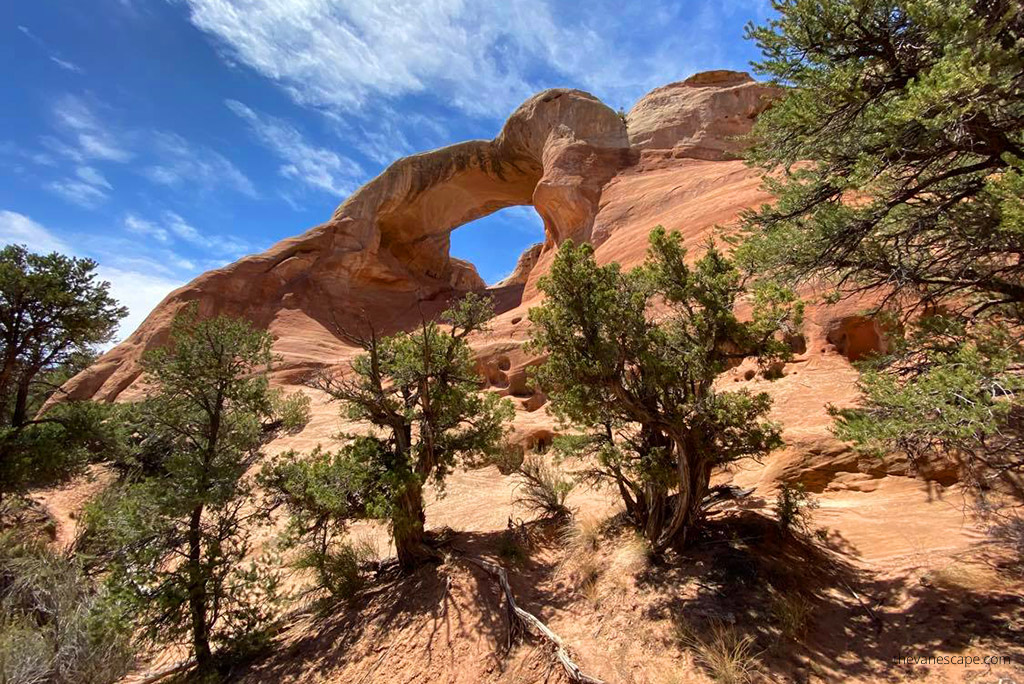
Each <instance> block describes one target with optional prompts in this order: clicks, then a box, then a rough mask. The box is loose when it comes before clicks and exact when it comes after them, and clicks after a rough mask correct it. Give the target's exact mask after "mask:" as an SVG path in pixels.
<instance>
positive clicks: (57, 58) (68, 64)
mask: <svg viewBox="0 0 1024 684" xmlns="http://www.w3.org/2000/svg"><path fill="white" fill-rule="evenodd" d="M18 30H19V31H21V32H22V34H24V36H25V37H26V38H28V39H29V40H31V41H32V42H33V43H35V44H36V45H37V46H39V48H40V49H42V50H43V51H44V52H46V53H47V56H48V57H49V58H50V61H51V62H53V63H54V64H56V65H57V66H59V67H60V68H61V69H64V70H65V71H70V72H72V73H75V74H84V73H85V69H83V68H82V67H80V66H78V65H77V64H75V63H74V62H72V61H70V60H67V59H64V58H63V57H61V55H60V53H59V52H57V51H56V50H54V49H53V48H52V47H50V45H49V44H48V43H47V42H46V41H44V40H43V39H42V38H40V37H39V36H37V35H36V34H34V33H32V31H30V30H29V28H28V27H27V26H20V25H19V26H18Z"/></svg>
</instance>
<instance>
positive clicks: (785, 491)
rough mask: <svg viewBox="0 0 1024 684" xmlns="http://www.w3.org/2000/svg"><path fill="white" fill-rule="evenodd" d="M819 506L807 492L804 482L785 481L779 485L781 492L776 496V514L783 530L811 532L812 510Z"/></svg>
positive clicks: (788, 531) (787, 531)
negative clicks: (792, 482) (791, 482)
mask: <svg viewBox="0 0 1024 684" xmlns="http://www.w3.org/2000/svg"><path fill="white" fill-rule="evenodd" d="M817 507H818V502H817V501H816V500H815V499H814V497H812V496H811V495H810V494H808V493H807V490H806V489H805V488H804V485H803V483H802V482H798V483H796V484H789V483H788V482H783V483H782V485H780V486H779V492H778V494H776V496H775V515H776V516H777V517H778V519H779V526H780V527H781V528H782V531H783V532H786V533H787V534H789V533H792V532H793V531H794V530H798V531H800V532H805V533H808V532H810V530H811V511H813V510H814V509H816V508H817Z"/></svg>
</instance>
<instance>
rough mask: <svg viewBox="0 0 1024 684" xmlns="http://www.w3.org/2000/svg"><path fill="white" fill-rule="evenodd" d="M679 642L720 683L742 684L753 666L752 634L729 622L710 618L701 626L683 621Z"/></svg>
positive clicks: (754, 659)
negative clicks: (741, 630)
mask: <svg viewBox="0 0 1024 684" xmlns="http://www.w3.org/2000/svg"><path fill="white" fill-rule="evenodd" d="M679 636H680V639H681V641H682V642H683V645H684V646H685V647H686V648H688V649H689V650H690V651H692V652H693V656H694V661H695V662H696V663H697V664H698V665H700V666H701V667H703V668H704V669H706V670H707V672H708V674H709V675H711V677H713V678H714V679H715V680H716V681H718V682H722V683H723V684H746V683H747V682H749V681H751V678H752V677H753V674H754V672H755V671H756V670H757V653H756V652H755V651H754V637H752V636H750V635H749V634H747V635H742V634H740V632H739V631H738V630H737V629H736V628H735V627H733V626H732V625H727V624H725V623H723V622H721V621H719V620H712V621H710V622H709V623H708V624H707V627H706V628H704V629H698V628H696V627H694V626H693V625H690V624H688V623H684V624H683V625H681V626H680V628H679Z"/></svg>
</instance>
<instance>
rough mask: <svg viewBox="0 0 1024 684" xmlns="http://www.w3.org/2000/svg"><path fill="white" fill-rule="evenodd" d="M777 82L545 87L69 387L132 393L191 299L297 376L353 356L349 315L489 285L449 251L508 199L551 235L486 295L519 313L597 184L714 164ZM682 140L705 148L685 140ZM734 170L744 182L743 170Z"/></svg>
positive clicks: (395, 174) (194, 290)
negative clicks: (628, 106)
mask: <svg viewBox="0 0 1024 684" xmlns="http://www.w3.org/2000/svg"><path fill="white" fill-rule="evenodd" d="M772 92H773V91H772V89H770V88H768V87H766V86H763V85H761V84H758V83H755V82H754V81H753V80H752V79H750V77H749V76H747V75H745V74H738V73H736V72H714V73H712V74H709V75H706V76H703V77H694V78H691V79H688V80H687V81H683V82H680V83H676V84H672V85H670V86H666V87H665V88H661V89H658V90H656V91H653V92H652V93H651V94H650V95H648V96H646V97H645V98H643V99H641V100H640V101H639V102H638V103H637V106H636V107H634V109H633V111H631V112H630V114H629V116H628V117H626V118H625V119H624V118H623V117H620V116H619V115H618V114H617V113H616V112H614V111H613V110H612V109H611V108H609V107H608V106H606V105H605V104H603V103H602V102H601V101H600V100H598V99H597V98H596V97H594V96H593V95H590V94H588V93H585V92H582V91H579V90H569V89H552V90H545V91H543V92H540V93H538V94H536V95H534V96H533V97H531V98H529V99H528V100H527V101H526V102H524V103H523V104H522V105H520V106H519V107H518V108H517V109H516V110H515V112H513V113H512V115H511V116H510V117H509V118H508V120H507V121H506V122H505V125H504V126H503V127H502V130H501V132H500V133H499V135H498V136H497V137H496V138H494V139H493V140H473V141H469V142H464V143H459V144H456V145H451V146H449V147H444V148H441V149H438V150H433V151H430V152H424V153H422V154H416V155H412V156H409V157H406V158H404V159H400V160H398V161H397V162H395V163H394V164H392V165H391V166H390V167H388V168H387V169H386V170H385V171H384V172H383V173H382V174H380V175H379V176H378V177H376V178H374V179H373V180H371V181H369V182H368V183H366V184H365V185H364V186H363V187H361V188H360V189H359V190H357V191H356V192H355V193H353V194H352V195H351V196H350V197H349V198H348V199H347V200H346V201H345V202H343V203H342V204H341V205H340V206H339V207H338V208H337V209H336V210H335V212H334V214H333V215H332V217H331V219H330V220H329V221H327V222H326V223H324V224H321V225H319V226H316V227H314V228H312V229H310V230H308V231H307V232H305V233H303V234H302V235H299V236H297V237H294V238H289V239H286V240H282V241H281V242H279V243H277V244H276V245H274V246H273V247H271V248H270V249H269V250H267V251H266V252H264V253H262V254H258V255H254V256H250V257H246V258H243V259H241V260H239V261H237V262H236V263H234V264H231V265H229V266H226V267H224V268H221V269H217V270H214V271H210V272H208V273H204V274H203V275H201V276H199V277H198V278H196V279H195V280H193V281H192V282H191V283H189V284H188V285H186V286H185V287H182V288H180V289H178V290H176V291H175V292H173V293H171V294H170V295H169V296H168V297H167V298H166V299H165V300H164V301H163V302H161V304H160V305H159V306H158V307H157V308H156V309H155V310H154V311H153V312H152V313H151V314H150V315H149V317H148V318H147V319H146V320H145V321H144V322H143V324H142V326H140V328H139V329H138V330H136V331H135V332H134V333H133V334H132V335H131V336H129V337H128V338H127V339H126V340H125V341H124V342H123V343H122V344H120V345H118V347H116V348H115V349H113V350H111V351H110V352H108V353H107V354H106V355H104V356H103V357H102V358H101V359H100V360H99V362H98V363H97V364H96V365H94V366H93V367H92V368H90V369H89V370H87V371H85V372H84V373H82V374H80V375H79V376H78V377H76V378H74V379H73V380H72V381H71V382H70V383H69V384H68V386H67V389H68V390H69V392H70V396H71V397H73V398H81V397H95V398H97V399H103V400H112V399H114V398H115V397H117V396H118V395H120V394H121V393H122V392H123V391H125V390H126V389H129V388H130V387H131V386H132V384H133V383H134V381H135V380H136V378H137V377H138V376H139V359H140V358H141V355H142V354H143V353H144V352H145V351H146V350H147V349H150V348H153V347H155V346H159V345H160V344H162V343H163V342H164V340H165V339H166V336H167V332H168V329H169V325H170V322H171V320H172V319H173V317H174V316H175V314H177V312H178V311H179V310H180V309H181V308H182V307H183V306H185V305H186V304H188V303H189V302H192V301H198V302H199V306H200V313H201V315H214V314H218V313H226V314H230V315H235V316H244V317H246V318H248V319H250V320H251V321H253V322H254V323H255V324H256V325H258V326H261V327H264V328H266V329H268V330H270V331H271V332H272V333H273V334H274V335H275V340H276V342H275V351H276V352H277V353H278V354H279V355H281V356H282V357H283V359H284V364H283V365H282V366H279V368H280V369H281V370H280V373H279V375H278V378H279V379H282V380H283V381H285V382H288V381H293V380H295V379H296V378H297V377H298V375H299V374H300V373H304V372H305V371H306V370H307V369H308V368H310V367H311V366H314V365H322V364H324V363H327V362H335V361H337V360H339V359H343V358H344V357H345V356H346V355H347V354H349V353H351V351H352V347H351V345H350V344H347V343H346V340H345V339H344V335H343V334H340V333H339V322H341V323H342V324H349V325H351V324H352V323H353V322H354V321H356V320H358V319H359V318H360V317H362V316H368V317H370V318H372V319H373V321H374V324H375V325H376V326H377V327H378V328H380V329H383V330H389V329H390V330H394V329H399V328H404V327H408V326H409V325H410V324H413V323H415V322H417V321H418V320H419V317H420V316H421V315H428V316H429V315H432V314H433V313H435V312H436V311H439V310H440V309H441V308H443V306H444V304H445V301H446V300H447V298H448V297H450V296H451V295H452V294H454V293H458V292H464V291H469V290H475V289H482V288H484V287H485V284H484V282H483V281H482V279H481V278H480V277H479V275H478V274H477V273H476V270H475V269H474V268H473V267H472V265H470V264H467V263H466V262H463V261H461V260H459V259H453V258H451V257H450V256H449V254H448V247H449V235H450V233H451V231H452V230H454V229H455V228H458V227H459V226H461V225H463V224H465V223H468V222H470V221H473V220H475V219H478V218H480V217H482V216H485V215H487V214H490V213H492V212H495V211H498V210H499V209H502V208H505V207H509V206H516V205H532V206H533V207H534V208H535V209H536V210H537V212H538V214H540V216H541V218H542V219H543V222H544V230H545V241H544V243H543V244H542V245H540V246H539V247H534V248H531V249H530V250H528V252H527V254H524V255H523V258H522V259H521V260H520V264H519V266H517V268H516V272H515V273H514V274H513V276H511V277H510V278H509V279H506V281H505V282H503V283H501V284H499V286H497V287H496V288H494V289H492V291H493V292H495V293H496V295H497V296H498V299H499V302H504V304H505V305H506V308H511V307H512V306H515V305H517V304H518V301H519V300H518V299H515V296H516V294H515V293H516V292H518V293H520V295H519V296H522V293H523V292H524V288H525V291H526V293H527V294H528V295H530V296H534V295H535V294H536V292H535V285H534V280H535V279H534V278H533V274H534V272H537V271H542V270H543V269H544V268H546V266H547V263H548V262H549V259H545V256H546V255H547V254H548V253H549V252H550V250H551V248H552V247H554V246H556V245H557V244H559V243H560V242H562V241H563V240H565V239H566V238H569V237H572V238H574V239H577V240H591V238H592V235H593V230H594V221H595V216H596V215H597V214H598V211H599V208H600V202H601V198H602V193H603V192H604V190H605V188H606V187H607V186H608V185H609V183H610V181H612V180H613V179H614V178H615V177H616V175H617V174H621V173H622V172H623V170H624V169H629V168H636V167H637V164H638V162H640V161H641V158H642V157H643V156H645V155H647V156H651V155H654V156H657V155H662V156H665V155H666V154H667V155H669V156H670V157H675V158H678V157H680V156H687V155H690V156H691V157H692V158H695V159H709V158H710V159H716V158H720V157H721V155H722V154H724V151H725V150H727V149H730V148H729V145H730V144H731V143H727V142H726V141H725V138H726V137H727V136H729V135H733V134H734V133H735V132H736V130H738V129H741V128H742V127H743V125H749V122H750V121H751V120H752V118H753V114H752V112H754V113H756V111H755V110H758V111H759V109H758V108H759V107H763V106H764V103H765V101H766V98H767V97H768V96H770V95H771V94H772ZM709 103H713V105H714V107H717V108H719V109H717V110H716V111H715V113H714V114H715V115H710V114H709V115H703V114H702V115H695V114H694V112H693V111H691V110H693V109H694V107H697V108H706V107H707V106H709ZM719 110H722V111H724V112H725V115H724V118H723V117H721V116H718V114H722V111H719ZM734 110H735V111H734ZM723 121H725V122H727V123H726V124H723V123H722V122H723ZM627 122H628V125H629V128H630V130H629V131H628V132H627ZM737 122H740V123H737ZM680 136H684V137H685V138H686V140H687V141H697V142H698V143H699V144H696V143H694V144H691V142H687V143H686V144H685V145H682V146H680V145H676V144H675V142H676V141H677V139H679V138H680ZM631 139H632V140H633V143H632V145H631ZM673 145H675V147H672V146H673ZM698 148H699V149H698ZM720 151H723V152H721V154H720ZM691 153H692V154H691ZM715 155H719V156H718V157H716V156H715ZM729 173H730V174H732V175H733V176H735V177H737V178H741V179H743V180H742V182H747V181H746V180H745V179H746V178H747V177H748V176H749V174H748V173H746V172H743V173H742V174H740V175H738V176H737V175H736V173H735V172H732V171H730V172H729ZM649 228H650V226H648V229H649ZM604 237H606V236H604V235H603V236H601V238H600V239H602V240H603V239H604ZM520 318H521V317H520Z"/></svg>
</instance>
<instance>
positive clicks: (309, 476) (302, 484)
mask: <svg viewBox="0 0 1024 684" xmlns="http://www.w3.org/2000/svg"><path fill="white" fill-rule="evenodd" d="M360 455H361V452H360V450H359V449H358V448H351V449H349V450H344V451H338V452H328V451H324V450H322V449H321V448H320V447H319V446H318V447H317V448H316V449H314V450H313V452H312V453H311V454H309V455H308V456H305V457H302V456H300V455H299V454H297V453H295V452H293V451H289V452H286V453H284V454H281V455H280V456H278V457H277V458H276V459H275V460H273V461H271V462H269V463H267V464H265V465H264V467H263V469H262V470H261V472H260V474H259V477H258V482H259V484H260V485H261V486H262V487H263V488H264V489H265V491H266V492H267V496H268V499H269V503H270V504H271V505H272V506H273V507H277V506H282V505H283V506H284V507H285V508H286V510H287V511H288V513H289V514H290V515H289V520H288V525H287V527H286V529H285V531H284V533H283V535H282V537H281V541H282V544H283V545H284V546H285V548H287V549H295V548H298V549H299V555H298V558H297V560H296V562H295V565H296V566H297V567H298V568H302V569H311V570H313V571H314V572H315V574H316V577H317V586H318V587H319V588H323V589H326V590H327V591H329V592H330V593H331V595H332V596H334V597H336V598H350V597H351V596H352V595H353V594H355V592H356V591H357V590H358V589H359V587H360V586H361V584H362V578H361V575H360V564H361V563H363V562H365V561H367V560H369V559H370V558H371V556H372V551H371V550H370V549H368V548H366V546H365V545H362V546H360V545H353V544H351V543H349V542H347V541H346V539H345V533H346V530H347V528H348V523H349V521H350V520H352V519H354V518H363V517H368V516H370V515H371V514H373V513H376V512H378V511H379V509H378V507H379V506H380V505H381V503H382V501H383V493H382V492H381V491H380V490H379V489H378V485H377V483H378V482H380V481H381V480H382V478H383V477H384V476H385V475H386V473H382V472H374V471H373V470H372V469H371V463H369V462H368V461H366V460H365V459H362V458H360ZM384 517H386V516H384Z"/></svg>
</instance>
